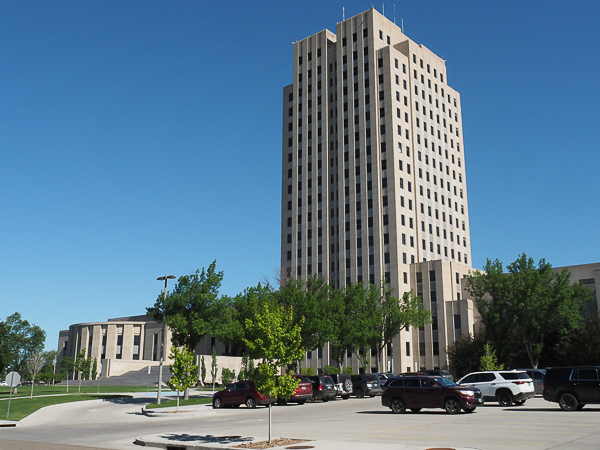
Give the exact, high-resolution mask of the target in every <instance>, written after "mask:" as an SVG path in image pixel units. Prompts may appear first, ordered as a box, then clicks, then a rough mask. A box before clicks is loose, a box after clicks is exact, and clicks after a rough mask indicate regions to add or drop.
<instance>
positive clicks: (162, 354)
mask: <svg viewBox="0 0 600 450" xmlns="http://www.w3.org/2000/svg"><path fill="white" fill-rule="evenodd" d="M174 278H175V276H174V275H165V276H164V277H158V278H157V280H158V281H162V280H164V281H165V294H164V297H163V310H162V313H163V323H162V336H161V337H160V362H159V365H158V395H157V397H156V403H157V404H159V405H160V400H161V398H160V397H161V392H162V368H163V361H164V359H165V334H166V331H167V327H166V324H165V304H166V303H167V280H172V279H174Z"/></svg>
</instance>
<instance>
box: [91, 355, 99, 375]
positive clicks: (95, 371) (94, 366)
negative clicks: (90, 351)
mask: <svg viewBox="0 0 600 450" xmlns="http://www.w3.org/2000/svg"><path fill="white" fill-rule="evenodd" d="M97 378H98V359H96V358H94V362H93V363H92V380H95V379H97Z"/></svg>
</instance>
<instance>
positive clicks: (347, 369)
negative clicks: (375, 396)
mask: <svg viewBox="0 0 600 450" xmlns="http://www.w3.org/2000/svg"><path fill="white" fill-rule="evenodd" d="M342 373H346V374H348V375H354V372H353V371H352V367H350V366H346V367H344V368H343V369H342Z"/></svg>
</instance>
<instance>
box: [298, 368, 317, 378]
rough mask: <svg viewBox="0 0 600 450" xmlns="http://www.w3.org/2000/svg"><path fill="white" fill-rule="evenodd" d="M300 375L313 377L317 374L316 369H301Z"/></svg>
mask: <svg viewBox="0 0 600 450" xmlns="http://www.w3.org/2000/svg"><path fill="white" fill-rule="evenodd" d="M300 373H301V374H302V375H307V376H309V377H310V376H311V375H314V374H315V369H313V368H312V367H305V368H303V369H300Z"/></svg>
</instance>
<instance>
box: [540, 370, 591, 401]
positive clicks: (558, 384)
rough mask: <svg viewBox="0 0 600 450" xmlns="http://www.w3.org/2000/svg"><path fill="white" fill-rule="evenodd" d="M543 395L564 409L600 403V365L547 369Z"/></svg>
mask: <svg viewBox="0 0 600 450" xmlns="http://www.w3.org/2000/svg"><path fill="white" fill-rule="evenodd" d="M543 395H544V400H546V401H548V402H554V403H558V406H560V409H562V410H563V411H575V410H579V409H582V408H583V407H584V406H585V405H586V403H600V366H587V367H550V368H548V369H546V377H545V378H544V394H543Z"/></svg>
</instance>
